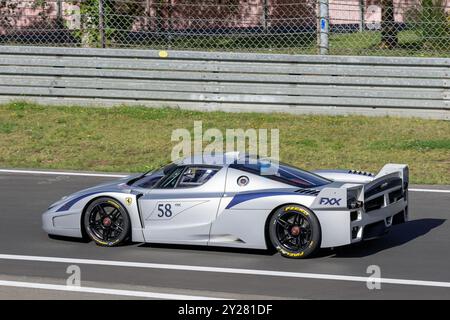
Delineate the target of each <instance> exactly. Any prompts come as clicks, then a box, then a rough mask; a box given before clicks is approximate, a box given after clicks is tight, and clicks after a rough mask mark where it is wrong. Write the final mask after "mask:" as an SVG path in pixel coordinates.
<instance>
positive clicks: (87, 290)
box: [0, 280, 222, 300]
mask: <svg viewBox="0 0 450 320" xmlns="http://www.w3.org/2000/svg"><path fill="white" fill-rule="evenodd" d="M0 287H15V288H27V289H41V290H55V291H67V292H81V293H95V294H107V295H115V296H127V297H135V298H153V299H169V300H222V299H219V298H211V297H202V296H191V295H182V294H171V293H158V292H148V291H131V290H119V289H107V288H95V287H77V286H64V285H60V284H49V283H36V282H19V281H6V280H0Z"/></svg>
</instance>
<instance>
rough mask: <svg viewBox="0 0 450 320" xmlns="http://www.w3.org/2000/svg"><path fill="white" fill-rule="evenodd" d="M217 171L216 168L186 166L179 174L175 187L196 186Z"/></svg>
mask: <svg viewBox="0 0 450 320" xmlns="http://www.w3.org/2000/svg"><path fill="white" fill-rule="evenodd" d="M217 171H219V169H218V168H208V167H204V168H203V167H188V168H187V169H186V170H185V171H184V172H183V175H182V176H181V179H180V182H179V184H178V186H177V188H192V187H198V186H201V185H202V184H204V183H206V181H208V180H209V179H211V178H212V177H213V176H214V175H215V174H216V173H217Z"/></svg>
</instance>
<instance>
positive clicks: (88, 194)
mask: <svg viewBox="0 0 450 320" xmlns="http://www.w3.org/2000/svg"><path fill="white" fill-rule="evenodd" d="M104 192H110V191H97V192H91V193H86V194H83V195H82V196H79V197H76V198H73V199H72V200H70V201H67V202H66V203H65V204H64V205H63V206H61V208H59V209H58V210H56V212H61V211H67V210H69V209H70V208H72V206H73V205H74V204H75V203H77V202H78V201H80V200H81V199H84V198H86V197H89V196H92V195H94V194H98V193H104Z"/></svg>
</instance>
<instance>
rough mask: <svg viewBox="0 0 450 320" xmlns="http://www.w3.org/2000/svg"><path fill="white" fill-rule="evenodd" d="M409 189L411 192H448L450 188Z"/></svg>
mask: <svg viewBox="0 0 450 320" xmlns="http://www.w3.org/2000/svg"><path fill="white" fill-rule="evenodd" d="M409 191H413V192H434V193H450V190H442V189H409Z"/></svg>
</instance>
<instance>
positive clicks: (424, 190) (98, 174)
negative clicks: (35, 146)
mask: <svg viewBox="0 0 450 320" xmlns="http://www.w3.org/2000/svg"><path fill="white" fill-rule="evenodd" d="M0 173H19V174H37V175H39V174H41V175H59V176H78V177H99V178H125V177H127V175H123V174H107V173H83V172H64V171H39V170H12V169H11V170H10V169H0ZM409 191H412V192H435V193H450V190H442V189H416V188H412V189H409Z"/></svg>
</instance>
